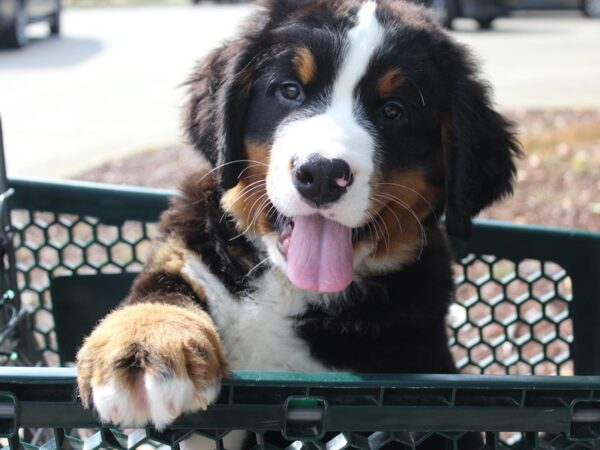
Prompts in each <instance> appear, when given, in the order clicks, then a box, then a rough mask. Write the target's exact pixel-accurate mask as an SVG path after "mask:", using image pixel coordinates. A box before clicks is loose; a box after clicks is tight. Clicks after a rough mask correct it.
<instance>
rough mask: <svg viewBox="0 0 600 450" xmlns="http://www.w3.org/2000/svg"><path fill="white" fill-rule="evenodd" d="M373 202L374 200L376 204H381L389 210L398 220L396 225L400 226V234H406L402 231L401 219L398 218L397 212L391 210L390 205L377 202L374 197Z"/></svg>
mask: <svg viewBox="0 0 600 450" xmlns="http://www.w3.org/2000/svg"><path fill="white" fill-rule="evenodd" d="M371 200H373V201H374V202H377V203H381V204H382V205H383V207H384V208H387V209H389V210H390V212H391V213H392V214H393V215H394V218H395V219H396V223H397V224H398V228H400V233H404V232H403V230H402V224H401V223H400V218H399V217H398V214H396V211H394V210H393V209H392V208H390V205H388V204H387V203H385V202H382V201H381V200H377V199H376V198H373V197H371Z"/></svg>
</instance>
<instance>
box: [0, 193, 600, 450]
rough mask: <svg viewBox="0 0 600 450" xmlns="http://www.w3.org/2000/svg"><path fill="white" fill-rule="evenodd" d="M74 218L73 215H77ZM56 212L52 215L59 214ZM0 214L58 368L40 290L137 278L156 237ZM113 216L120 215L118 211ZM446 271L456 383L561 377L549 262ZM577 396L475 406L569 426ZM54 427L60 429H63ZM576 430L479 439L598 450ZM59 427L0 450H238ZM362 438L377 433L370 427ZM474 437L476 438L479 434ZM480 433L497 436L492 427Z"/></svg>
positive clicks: (402, 445) (326, 447) (217, 439)
mask: <svg viewBox="0 0 600 450" xmlns="http://www.w3.org/2000/svg"><path fill="white" fill-rule="evenodd" d="M31 189H34V187H33V186H32V187H31ZM32 192H33V191H32ZM57 192H58V191H57ZM28 195H31V193H29V194H28ZM53 195H57V194H53ZM69 195H73V194H72V193H71V194H69ZM86 195H90V196H91V197H90V198H93V196H94V195H95V194H94V192H93V191H89V192H88V194H86ZM130 201H131V200H127V202H130ZM23 204H28V203H23V202H22V203H21V205H23ZM46 204H48V205H50V206H49V207H48V209H53V208H52V206H51V205H52V204H51V203H46ZM130 207H132V208H133V207H135V204H134V203H131V204H130ZM77 208H82V206H81V205H78V206H77ZM40 209H42V208H40ZM56 210H57V211H61V209H60V208H56ZM11 214H12V215H11V220H12V229H13V232H14V233H13V239H14V247H15V254H16V259H17V264H16V269H17V285H18V291H19V293H20V299H21V302H22V304H23V305H24V306H25V307H26V308H27V309H28V310H29V311H30V313H31V314H30V320H31V327H32V329H33V332H34V335H35V340H36V342H37V343H38V345H39V346H40V349H41V350H42V355H43V362H44V364H45V365H49V366H57V365H59V364H60V363H61V361H60V358H59V356H58V355H59V353H58V350H59V349H58V344H57V337H56V331H55V323H54V317H53V305H52V298H51V284H52V280H53V279H54V278H56V277H62V276H69V275H73V274H79V275H86V274H92V275H93V274H101V273H108V274H110V273H122V272H124V271H125V272H134V273H135V272H139V271H140V270H141V268H142V267H143V264H144V261H145V258H146V257H147V255H148V251H149V249H150V241H151V240H152V239H153V238H155V237H156V236H157V227H156V224H155V223H154V222H150V221H148V222H145V221H125V222H122V221H121V220H120V219H119V218H118V217H117V216H118V215H116V216H115V217H117V219H115V220H113V221H111V220H108V221H106V220H105V221H103V220H100V219H98V218H96V217H91V216H87V215H76V214H63V213H61V212H48V211H43V210H42V211H38V210H27V209H16V210H13V211H12V213H11ZM119 214H126V212H123V211H121V212H119ZM119 217H120V216H119ZM454 269H455V278H456V284H457V293H456V302H455V304H453V305H452V307H451V308H450V312H449V316H448V339H449V344H450V346H451V350H452V353H453V355H454V358H455V361H456V364H457V366H458V367H459V369H460V370H461V371H462V372H464V373H469V374H499V375H500V374H501V375H505V374H508V375H529V374H535V375H573V371H574V367H573V361H572V350H573V349H572V348H571V345H572V344H573V334H574V329H573V311H572V309H573V308H571V306H572V293H573V286H572V280H571V278H570V277H569V274H568V273H567V272H566V271H565V270H564V269H563V268H562V267H561V266H560V265H559V264H556V263H554V262H552V261H551V260H538V259H502V258H499V257H496V256H492V255H480V254H469V255H467V256H465V257H464V258H462V259H461V260H460V262H459V263H457V264H456V265H455V267H454ZM578 292H579V291H578ZM578 295H580V294H578ZM82 301H85V299H82ZM74 320H76V319H74ZM68 387H69V401H68V403H69V407H70V408H80V407H79V405H78V403H77V399H76V397H75V396H74V394H73V392H74V391H73V389H72V386H68ZM3 389H6V390H9V391H10V392H15V391H14V389H13V388H9V387H6V386H4V387H2V386H0V391H2V390H3ZM585 389H586V391H585V392H581V391H580V390H576V389H573V390H569V389H566V390H565V389H561V390H556V391H553V392H550V393H548V394H547V395H546V394H543V395H540V394H539V392H538V391H536V390H533V391H532V392H531V393H529V392H527V393H520V394H515V393H513V392H508V391H502V392H500V391H494V390H493V389H491V390H490V389H488V390H487V391H485V392H483V393H479V394H478V395H481V396H483V397H484V400H483V401H484V404H485V406H490V407H491V408H494V407H496V406H506V405H510V406H511V407H515V408H516V411H518V410H522V409H523V408H527V407H531V406H532V405H533V406H536V407H537V406H539V407H542V408H545V409H548V408H549V409H553V410H556V411H558V410H564V411H565V417H570V414H571V413H572V408H573V407H572V402H574V401H579V400H580V399H582V398H583V399H589V400H593V401H594V402H598V403H597V404H600V385H599V386H598V387H593V388H592V387H589V386H587V385H586V388H585ZM267 390H268V389H267ZM253 392H254V393H253V395H254V396H257V395H258V398H260V400H261V401H265V399H266V398H268V397H269V395H267V393H268V392H267V391H266V390H265V388H263V387H259V388H258V390H256V391H253ZM406 392H408V391H406ZM419 392H420V393H423V399H422V400H419V403H418V405H417V404H415V405H414V406H427V407H429V406H430V405H429V404H428V403H427V402H429V401H434V406H435V407H448V408H455V407H456V406H457V405H458V403H457V402H458V400H459V398H458V397H456V395H458V394H455V393H452V394H449V393H447V392H446V391H444V390H443V389H441V388H440V389H437V388H436V389H427V390H426V391H424V390H421V391H419ZM440 392H443V394H442V395H441V396H439V395H438V394H439V393H440ZM448 392H449V391H448ZM34 394H35V393H34ZM28 395H29V394H28ZM32 395H33V394H32ZM44 395H46V394H44ZM544 395H546V396H545V397H544ZM34 396H35V395H34ZM438 397H439V398H442V400H441V401H442V404H438V403H435V402H437V401H438V400H439V398H438ZM360 398H362V399H363V400H364V395H362V394H361V396H360ZM375 398H376V399H377V400H375V402H380V403H379V404H380V405H381V406H385V403H386V401H389V398H387V397H385V396H383V395H381V396H379V397H378V396H375ZM404 399H405V397H404V394H402V395H400V396H399V397H398V398H397V400H393V401H396V403H397V404H398V405H401V404H402V402H404ZM432 399H433V400H432ZM532 399H533V400H532ZM0 400H1V399H0ZM50 400H52V399H50ZM467 400H468V399H467ZM61 401H62V400H61ZM345 401H346V400H345ZM349 401H350V403H348V404H347V405H348V406H352V405H353V403H352V402H353V401H354V400H349ZM361 401H362V400H361ZM393 401H392V402H393ZM488 401H489V404H488V403H487V402H488ZM531 402H533V403H531ZM536 402H537V403H536ZM534 404H535V405H534ZM56 405H57V407H60V408H62V407H64V406H65V405H64V404H62V406H61V404H60V403H57V404H56ZM594 405H596V403H594ZM478 406H481V405H479V404H478ZM594 407H595V406H594ZM598 409H599V410H600V407H598ZM57 411H62V412H60V413H57V414H64V411H65V410H63V409H59V410H57ZM78 411H79V410H78ZM421 411H423V410H419V409H415V414H418V413H419V412H421ZM599 422H600V421H599ZM64 425H65V427H66V426H67V424H66V423H65V424H64ZM588 425H589V424H588ZM592 425H593V426H592ZM3 426H4V425H3V419H2V402H1V401H0V434H2V433H3V432H2V428H3ZM23 426H26V425H23ZM36 426H43V425H36ZM71 426H73V425H71ZM86 426H88V425H86ZM586 426H587V425H585V426H584V428H583V429H582V430H583V431H582V432H581V433H583V434H582V435H583V436H584V437H585V439H584V440H580V439H572V437H569V434H568V433H566V432H561V433H554V434H545V433H543V432H542V431H543V428H540V430H539V431H535V432H526V433H517V432H499V431H494V432H487V433H485V434H484V436H485V442H486V444H485V448H486V449H551V448H552V449H553V448H556V449H587V448H590V449H594V448H595V449H600V425H598V423H593V424H591V425H589V427H588V428H585V427H586ZM65 427H57V428H33V429H32V428H19V430H18V433H17V434H15V435H13V436H12V437H10V438H2V439H0V445H9V446H10V447H11V448H13V449H17V448H32V449H34V448H35V449H38V448H42V449H44V450H50V449H58V448H61V449H99V448H127V449H134V448H154V447H162V446H165V447H166V448H173V449H177V448H179V444H180V443H181V442H182V441H184V440H186V439H187V438H189V437H190V436H192V435H195V436H202V437H204V438H205V443H204V444H203V445H202V446H201V447H194V448H206V449H209V448H214V449H216V450H221V449H225V448H229V449H230V450H234V449H235V448H238V447H239V446H238V445H236V444H235V443H234V441H235V439H236V438H235V435H236V434H237V435H238V440H239V433H236V432H234V431H233V430H232V429H230V428H227V429H212V428H209V429H204V428H203V429H196V428H186V427H178V428H177V429H174V430H171V431H167V432H164V433H158V432H157V431H156V430H153V429H142V430H114V429H104V428H102V429H100V428H92V429H88V428H85V429H82V428H65ZM590 427H591V428H590ZM247 429H248V430H252V433H255V434H256V440H257V442H258V444H259V447H260V448H262V449H267V448H268V449H273V450H276V449H278V448H287V449H288V450H313V449H315V450H316V449H320V450H343V449H350V448H353V449H359V450H379V449H381V448H390V447H389V445H391V444H394V445H393V448H394V449H414V450H417V449H422V448H426V447H427V445H428V444H430V443H431V440H432V439H439V436H442V437H443V438H444V440H445V444H444V449H440V450H446V449H460V448H461V446H460V443H461V439H463V438H464V433H462V432H457V433H440V432H433V431H431V432H404V431H403V432H388V431H370V432H361V433H358V432H348V431H346V432H344V431H341V430H339V431H331V432H328V433H327V434H326V435H325V436H324V437H322V438H318V439H317V438H314V439H308V440H304V441H301V440H298V441H290V442H289V443H288V444H285V445H280V444H276V443H274V442H272V441H271V440H270V438H269V437H267V436H265V435H264V434H262V432H256V430H253V429H252V427H249V428H247ZM369 429H372V430H376V429H377V428H376V426H375V425H373V426H370V428H369ZM438 429H439V428H438ZM477 429H481V430H482V431H483V430H486V428H485V426H484V425H482V426H481V428H477ZM491 429H496V430H497V429H498V427H492V428H491ZM502 429H503V428H502ZM513 429H514V428H513ZM535 429H537V428H535ZM333 430H336V429H335V428H334V429H333ZM589 430H592V431H589ZM571 431H573V429H571ZM578 432H579V431H578ZM586 433H587V434H586ZM436 450H437V449H436Z"/></svg>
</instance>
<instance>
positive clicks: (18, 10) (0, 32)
mask: <svg viewBox="0 0 600 450" xmlns="http://www.w3.org/2000/svg"><path fill="white" fill-rule="evenodd" d="M61 8H62V5H61V0H0V45H2V46H4V47H10V48H20V47H24V46H25V45H27V43H28V41H29V39H28V38H27V33H26V28H27V25H29V24H30V23H34V22H42V21H47V22H48V24H49V25H50V34H51V35H58V34H60V12H61Z"/></svg>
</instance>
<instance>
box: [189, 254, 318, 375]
mask: <svg viewBox="0 0 600 450" xmlns="http://www.w3.org/2000/svg"><path fill="white" fill-rule="evenodd" d="M184 270H185V272H186V274H187V275H188V276H190V277H191V278H192V279H194V280H195V281H196V282H198V284H200V285H201V286H202V287H203V288H204V291H205V293H206V296H207V299H208V303H209V310H210V313H211V315H212V317H213V320H214V321H215V323H216V325H217V327H218V329H219V333H220V334H221V339H222V341H223V344H224V346H225V352H226V354H227V358H228V361H229V364H230V367H231V368H232V369H234V370H274V371H294V372H300V371H302V372H325V371H327V368H326V367H325V366H323V365H322V364H320V363H319V362H318V361H317V360H315V359H314V358H313V357H312V356H311V354H310V349H309V347H308V345H307V343H306V342H305V341H304V340H302V339H300V338H299V337H298V336H297V334H296V332H295V330H294V320H293V318H294V316H297V315H299V314H301V313H302V312H303V311H304V310H305V308H306V302H307V300H306V294H305V293H303V292H301V291H299V290H298V289H295V288H294V287H293V286H292V285H291V284H290V283H289V282H288V281H287V278H286V277H285V275H283V274H282V273H281V272H280V271H279V269H277V268H274V269H270V270H267V271H266V272H265V273H264V275H262V276H261V277H260V278H259V279H258V280H257V287H258V288H257V289H256V290H255V291H254V292H253V293H252V294H249V295H248V296H246V297H244V298H241V299H236V298H233V297H232V296H231V294H230V293H229V292H228V291H227V289H226V288H225V286H223V284H222V283H221V282H220V281H219V279H218V278H217V277H216V276H214V275H213V274H212V273H211V272H210V271H209V270H208V268H207V267H206V265H205V264H204V263H203V262H202V261H200V260H199V259H196V258H193V259H189V260H188V261H186V265H185V268H184Z"/></svg>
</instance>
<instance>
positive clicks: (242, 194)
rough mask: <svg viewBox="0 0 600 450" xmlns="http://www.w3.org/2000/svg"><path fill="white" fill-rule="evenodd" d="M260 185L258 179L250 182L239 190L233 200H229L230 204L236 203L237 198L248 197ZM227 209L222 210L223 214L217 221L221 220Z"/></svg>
mask: <svg viewBox="0 0 600 450" xmlns="http://www.w3.org/2000/svg"><path fill="white" fill-rule="evenodd" d="M261 187H262V185H261V184H260V180H259V181H255V182H253V183H250V184H249V185H248V186H246V187H245V188H244V189H242V191H241V192H239V193H238V194H237V195H236V196H235V198H234V200H233V202H231V204H232V205H234V204H236V203H237V202H238V201H239V200H242V199H243V198H244V197H249V196H250V195H251V192H252V191H257V190H259V189H260V188H261ZM227 213H228V212H227V211H224V212H223V215H222V216H221V218H220V219H219V223H221V222H223V219H225V216H226V215H227Z"/></svg>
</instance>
